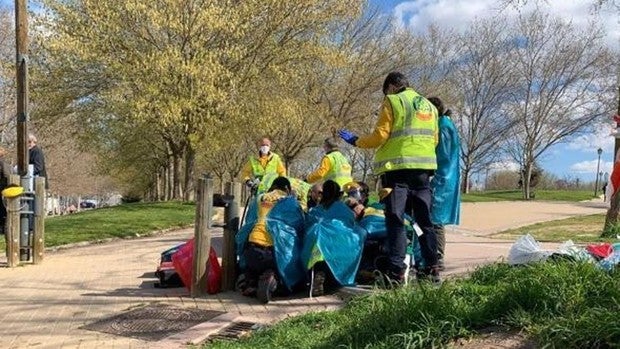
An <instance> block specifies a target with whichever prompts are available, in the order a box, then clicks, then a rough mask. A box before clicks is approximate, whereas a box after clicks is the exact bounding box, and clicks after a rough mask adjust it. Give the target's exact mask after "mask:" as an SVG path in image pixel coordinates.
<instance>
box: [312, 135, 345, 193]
mask: <svg viewBox="0 0 620 349" xmlns="http://www.w3.org/2000/svg"><path fill="white" fill-rule="evenodd" d="M323 150H324V151H325V156H323V159H322V160H321V164H320V165H319V167H318V168H317V169H316V170H315V171H314V172H312V173H310V174H309V175H308V176H307V177H306V182H308V183H310V184H312V183H316V182H319V181H322V182H324V181H327V180H329V179H331V180H332V181H334V182H336V183H338V185H339V186H340V188H342V187H343V186H344V185H345V184H347V183H350V182H353V177H351V165H350V164H349V160H347V158H346V157H345V156H344V155H342V153H341V152H340V150H339V149H338V139H336V138H326V139H325V141H324V142H323Z"/></svg>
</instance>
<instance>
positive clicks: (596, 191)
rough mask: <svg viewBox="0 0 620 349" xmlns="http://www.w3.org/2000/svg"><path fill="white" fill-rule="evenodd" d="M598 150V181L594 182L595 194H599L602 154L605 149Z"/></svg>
mask: <svg viewBox="0 0 620 349" xmlns="http://www.w3.org/2000/svg"><path fill="white" fill-rule="evenodd" d="M596 152H597V153H598V162H597V163H596V181H595V182H594V196H596V195H597V194H598V179H599V172H600V169H601V154H602V153H603V149H601V148H598V149H597V150H596Z"/></svg>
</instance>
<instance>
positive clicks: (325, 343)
mask: <svg viewBox="0 0 620 349" xmlns="http://www.w3.org/2000/svg"><path fill="white" fill-rule="evenodd" d="M619 312H620V270H616V271H615V272H613V273H606V272H604V271H602V270H600V269H598V268H597V267H596V266H595V265H592V264H579V263H571V262H566V261H563V262H562V261H560V262H553V263H552V262H548V263H541V264H535V265H531V266H522V267H511V266H508V265H506V264H493V265H488V266H484V267H480V268H478V269H477V270H476V271H474V272H473V274H472V275H471V277H470V278H468V279H464V280H453V281H446V282H445V283H444V284H443V285H442V286H441V287H440V288H435V287H432V286H430V285H421V286H420V285H417V286H413V287H405V288H401V289H398V290H395V291H389V292H380V293H375V294H372V295H368V296H361V297H356V298H353V299H352V300H351V301H350V302H349V303H348V304H347V305H346V306H345V307H344V308H343V309H341V310H338V311H333V312H322V313H312V314H306V315H302V316H300V317H295V318H292V319H289V320H285V321H283V322H281V323H278V324H276V325H274V326H272V327H268V328H265V329H263V330H259V331H257V332H256V333H254V334H253V335H251V336H250V337H249V338H245V339H241V340H238V341H219V342H215V343H211V344H208V345H206V346H205V348H207V347H208V348H215V349H227V348H315V349H328V348H330V349H331V348H436V347H443V346H446V345H448V344H449V343H452V342H453V341H454V340H455V339H457V338H463V337H466V338H467V337H471V336H474V335H475V334H476V333H478V332H479V331H484V330H485V329H488V328H490V327H492V328H500V329H503V330H505V331H523V332H524V333H525V334H526V335H527V336H528V337H529V338H531V339H533V340H534V341H535V342H537V344H538V345H539V347H548V348H612V347H618V343H620V317H618V316H617V314H618V313H619Z"/></svg>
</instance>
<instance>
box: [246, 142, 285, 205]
mask: <svg viewBox="0 0 620 349" xmlns="http://www.w3.org/2000/svg"><path fill="white" fill-rule="evenodd" d="M284 176H286V168H285V167H284V163H283V162H282V160H281V159H280V156H278V154H276V153H273V152H271V140H270V139H269V138H268V137H262V138H261V139H260V140H259V141H258V155H252V156H251V157H250V160H249V161H248V162H247V163H246V164H245V166H244V167H243V169H242V170H241V178H243V181H244V182H245V184H246V185H247V186H249V187H251V188H256V189H257V191H258V193H263V192H265V191H266V190H267V189H269V187H271V183H273V180H274V179H276V178H277V177H284ZM257 183H258V185H257V186H256V184H257Z"/></svg>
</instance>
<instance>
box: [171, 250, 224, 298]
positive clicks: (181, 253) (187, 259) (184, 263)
mask: <svg viewBox="0 0 620 349" xmlns="http://www.w3.org/2000/svg"><path fill="white" fill-rule="evenodd" d="M172 264H173V265H174V269H175V270H176V271H177V273H178V274H179V277H180V278H181V280H182V281H183V284H185V287H186V288H187V289H188V290H190V291H191V285H192V269H193V266H194V239H190V240H189V241H187V242H186V243H185V245H183V246H181V248H180V249H179V250H178V251H177V252H176V253H175V254H173V255H172ZM221 280H222V268H221V266H220V263H219V261H218V260H217V253H216V252H215V249H213V247H211V250H210V251H209V260H208V262H207V293H209V294H215V293H218V292H220V285H221Z"/></svg>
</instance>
